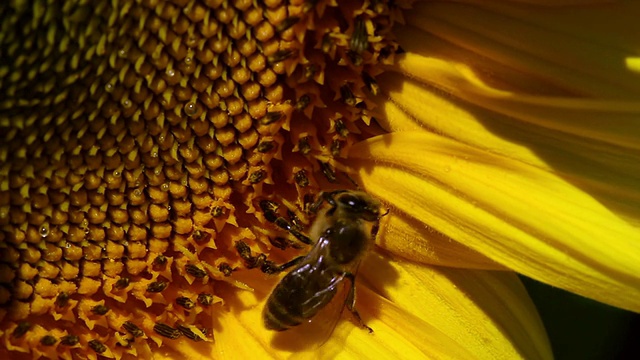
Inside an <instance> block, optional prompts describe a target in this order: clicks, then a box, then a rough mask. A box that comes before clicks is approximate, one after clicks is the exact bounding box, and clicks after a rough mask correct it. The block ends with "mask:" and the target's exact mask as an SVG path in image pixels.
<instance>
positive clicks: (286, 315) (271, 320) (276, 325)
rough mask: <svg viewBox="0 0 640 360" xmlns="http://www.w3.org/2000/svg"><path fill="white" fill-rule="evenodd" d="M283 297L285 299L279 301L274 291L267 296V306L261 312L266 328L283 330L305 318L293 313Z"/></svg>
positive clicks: (298, 323)
mask: <svg viewBox="0 0 640 360" xmlns="http://www.w3.org/2000/svg"><path fill="white" fill-rule="evenodd" d="M286 300H287V299H286V298H285V301H284V302H283V301H281V299H280V298H279V296H277V293H274V294H272V295H271V297H269V300H268V301H267V306H265V308H264V312H263V314H262V317H263V320H264V325H265V326H266V327H267V329H270V330H275V331H284V330H287V329H289V328H291V327H294V326H296V325H300V323H302V321H304V320H305V319H304V318H302V317H300V316H297V315H296V314H293V313H292V311H291V306H290V304H289V305H288V304H287V303H288V301H286Z"/></svg>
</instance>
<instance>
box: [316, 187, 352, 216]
mask: <svg viewBox="0 0 640 360" xmlns="http://www.w3.org/2000/svg"><path fill="white" fill-rule="evenodd" d="M346 191H347V190H335V191H329V192H325V191H323V192H321V193H320V194H318V198H317V199H316V202H314V203H313V204H311V206H310V207H309V212H311V213H316V212H318V209H319V208H320V206H321V205H322V203H323V202H325V201H326V202H327V203H328V204H329V205H331V210H329V212H330V213H331V212H333V210H334V209H335V208H336V206H337V205H336V200H335V199H334V198H333V197H334V196H336V195H337V194H340V193H343V192H346Z"/></svg>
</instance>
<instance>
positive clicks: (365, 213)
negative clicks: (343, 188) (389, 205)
mask: <svg viewBox="0 0 640 360" xmlns="http://www.w3.org/2000/svg"><path fill="white" fill-rule="evenodd" d="M337 202H338V206H339V207H340V208H341V209H342V210H343V211H345V212H348V213H350V214H352V215H354V216H357V217H360V218H361V219H363V220H365V221H377V220H378V219H379V218H380V203H379V202H378V201H377V200H375V199H374V198H372V197H371V196H369V195H367V194H365V193H363V192H345V193H342V194H340V195H339V196H338V199H337Z"/></svg>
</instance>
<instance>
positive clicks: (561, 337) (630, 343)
mask: <svg viewBox="0 0 640 360" xmlns="http://www.w3.org/2000/svg"><path fill="white" fill-rule="evenodd" d="M521 280H522V282H523V283H524V285H525V287H526V288H527V290H528V291H529V295H530V296H531V298H532V299H533V302H534V303H535V304H536V307H537V308H538V311H539V313H540V317H541V318H542V321H543V322H544V325H545V327H546V329H547V334H548V335H549V340H550V341H551V346H552V348H553V353H554V355H555V358H556V359H557V360H564V359H569V360H573V359H580V360H590V359H593V360H596V359H597V360H601V359H636V360H640V315H639V314H636V313H632V312H629V311H625V310H621V309H618V308H615V307H612V306H609V305H605V304H602V303H599V302H596V301H593V300H590V299H587V298H584V297H581V296H579V295H576V294H573V293H569V292H566V291H564V290H561V289H558V288H554V287H551V286H549V285H546V284H542V283H540V282H537V281H535V280H532V279H530V278H527V277H524V276H521Z"/></svg>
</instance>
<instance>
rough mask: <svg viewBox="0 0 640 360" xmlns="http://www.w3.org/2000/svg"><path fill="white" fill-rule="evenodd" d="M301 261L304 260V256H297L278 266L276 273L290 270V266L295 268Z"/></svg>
mask: <svg viewBox="0 0 640 360" xmlns="http://www.w3.org/2000/svg"><path fill="white" fill-rule="evenodd" d="M303 259H304V256H298V257H297V258H295V259H293V260H291V261H288V262H286V263H284V264H282V265H280V266H278V268H277V271H278V272H282V271H285V270H287V269H288V268H290V267H292V266H296V265H298V264H300V262H301V261H302V260H303Z"/></svg>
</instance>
